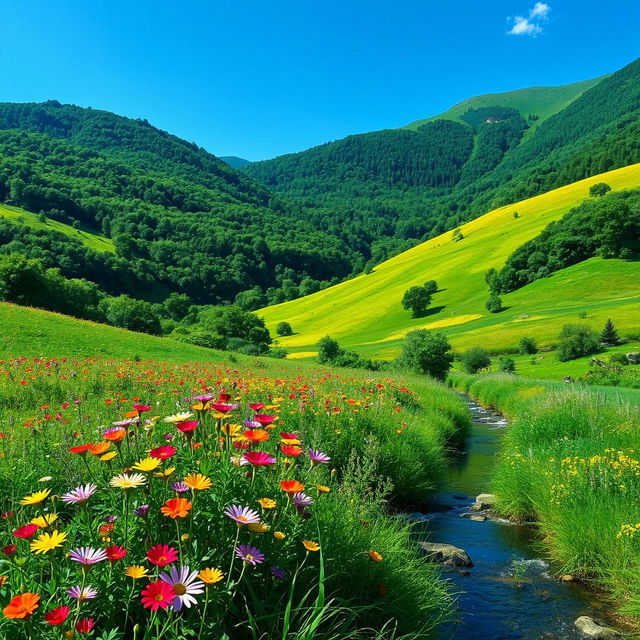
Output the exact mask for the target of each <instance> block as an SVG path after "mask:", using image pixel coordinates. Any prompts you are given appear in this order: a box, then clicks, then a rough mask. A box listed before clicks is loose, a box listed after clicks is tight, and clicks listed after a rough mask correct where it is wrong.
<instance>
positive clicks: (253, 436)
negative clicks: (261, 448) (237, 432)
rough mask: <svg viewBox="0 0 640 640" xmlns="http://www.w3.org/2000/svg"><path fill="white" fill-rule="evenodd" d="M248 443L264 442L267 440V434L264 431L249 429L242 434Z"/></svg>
mask: <svg viewBox="0 0 640 640" xmlns="http://www.w3.org/2000/svg"><path fill="white" fill-rule="evenodd" d="M242 435H243V436H244V437H245V438H246V439H247V440H248V441H249V442H253V444H256V443H257V442H265V441H266V440H268V439H269V433H268V432H267V431H265V430H264V429H249V431H245V432H244V433H243V434H242Z"/></svg>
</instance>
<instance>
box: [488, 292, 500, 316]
mask: <svg viewBox="0 0 640 640" xmlns="http://www.w3.org/2000/svg"><path fill="white" fill-rule="evenodd" d="M485 307H487V311H489V312H491V313H498V312H500V311H502V299H501V298H500V296H499V295H498V294H497V293H492V294H491V295H490V296H489V299H488V300H487V302H486V304H485Z"/></svg>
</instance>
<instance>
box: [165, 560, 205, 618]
mask: <svg viewBox="0 0 640 640" xmlns="http://www.w3.org/2000/svg"><path fill="white" fill-rule="evenodd" d="M159 577H160V580H162V582H166V583H167V584H168V585H170V586H172V587H173V589H174V591H175V592H176V597H175V598H174V599H173V602H172V603H171V606H172V607H173V609H174V611H180V609H182V607H183V606H184V607H187V609H188V608H189V607H191V605H192V604H196V599H195V598H194V597H193V596H194V595H198V594H199V593H204V582H201V581H200V580H198V572H197V571H191V569H190V568H189V567H180V568H179V569H178V568H177V567H171V569H170V570H169V573H167V572H165V573H161V574H160V576H159Z"/></svg>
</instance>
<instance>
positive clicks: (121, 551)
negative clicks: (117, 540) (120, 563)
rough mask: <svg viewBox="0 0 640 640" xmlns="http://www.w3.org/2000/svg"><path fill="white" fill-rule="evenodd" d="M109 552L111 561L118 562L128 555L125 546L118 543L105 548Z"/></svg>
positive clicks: (108, 555) (108, 556)
mask: <svg viewBox="0 0 640 640" xmlns="http://www.w3.org/2000/svg"><path fill="white" fill-rule="evenodd" d="M105 551H106V553H107V558H108V559H109V560H111V562H116V560H122V558H124V557H125V556H126V555H127V550H126V549H125V548H124V547H121V546H120V545H118V544H114V545H111V546H110V547H107V548H106V549H105Z"/></svg>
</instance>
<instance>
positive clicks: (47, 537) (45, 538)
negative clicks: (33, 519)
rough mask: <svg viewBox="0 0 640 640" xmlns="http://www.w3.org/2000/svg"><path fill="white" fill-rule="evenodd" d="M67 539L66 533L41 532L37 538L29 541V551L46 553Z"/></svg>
mask: <svg viewBox="0 0 640 640" xmlns="http://www.w3.org/2000/svg"><path fill="white" fill-rule="evenodd" d="M66 539H67V534H66V533H61V532H60V531H54V532H53V533H43V534H42V535H41V536H40V537H39V538H38V539H37V540H34V541H33V542H32V543H31V551H33V552H34V553H36V554H40V553H47V552H48V551H51V550H52V549H56V548H57V547H61V546H62V543H63V542H64V541H65V540H66Z"/></svg>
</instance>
